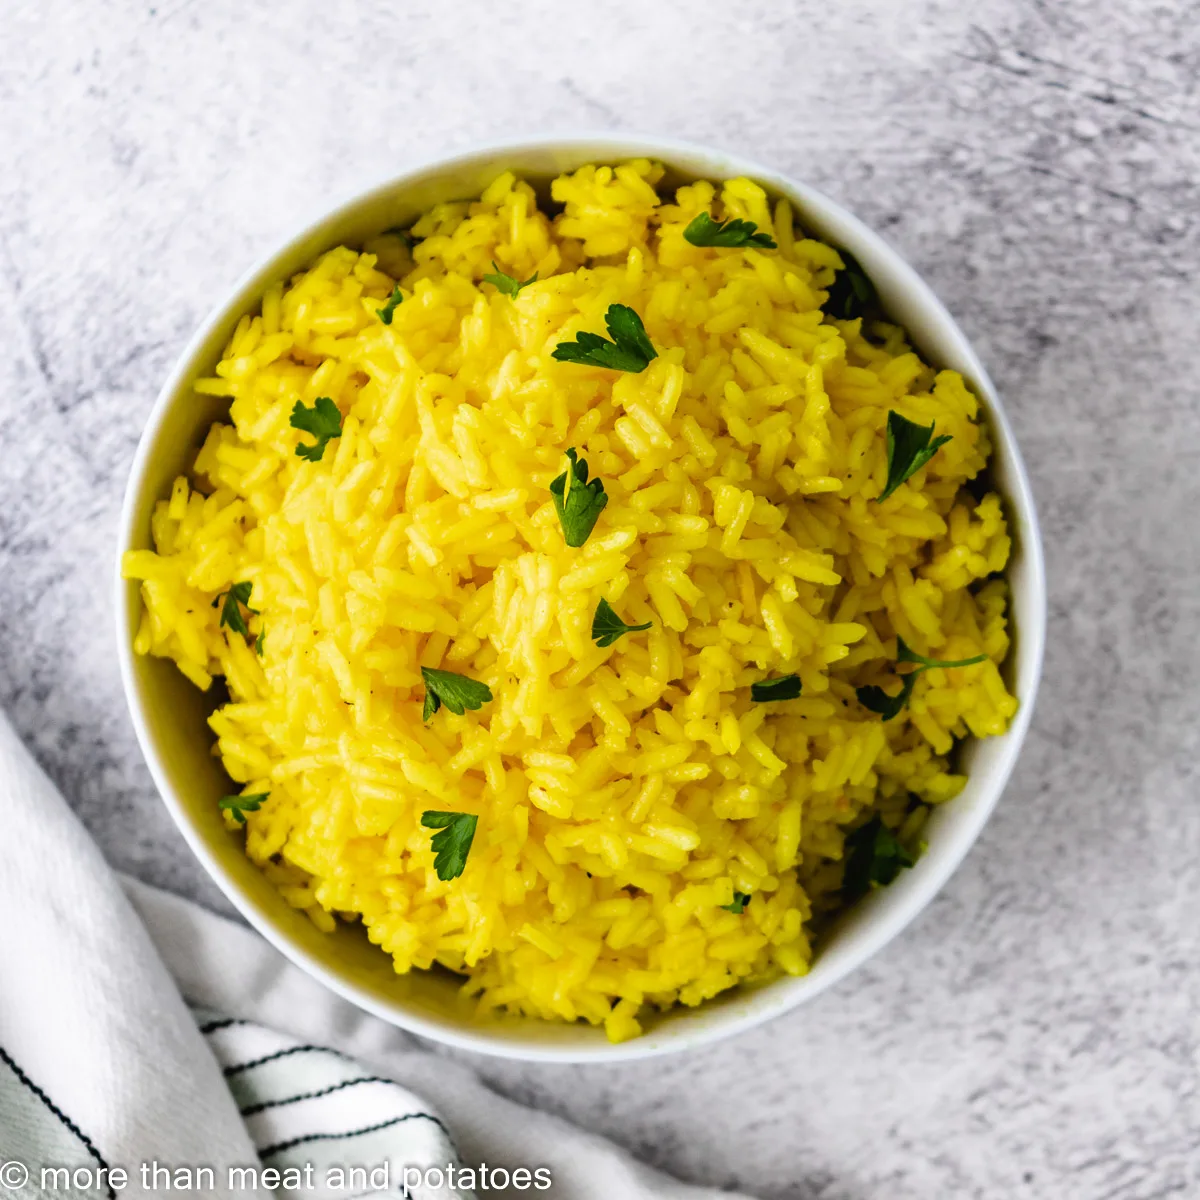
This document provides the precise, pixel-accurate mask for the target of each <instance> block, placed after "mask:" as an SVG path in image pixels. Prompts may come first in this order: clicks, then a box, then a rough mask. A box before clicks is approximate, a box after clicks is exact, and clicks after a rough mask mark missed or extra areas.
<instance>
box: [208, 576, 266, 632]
mask: <svg viewBox="0 0 1200 1200" xmlns="http://www.w3.org/2000/svg"><path fill="white" fill-rule="evenodd" d="M253 588H254V584H253V583H250V582H248V581H247V582H244V583H235V584H233V585H232V586H231V587H230V589H229V591H227V592H220V593H219V594H218V595H217V598H216V599H215V600H214V601H213V603H212V606H213V608H216V607H217V605H218V604H221V597H222V596H224V597H225V603H224V604H221V620H220V622H219V624H218V626H217V628H218V629H223V628H225V627H228V628H230V629H232V630H233V632H234V633H240V634H241V635H242V636H243V637H248V636H249V634H250V630H249V629H248V628H247V627H246V618H245V617H243V616H242V609H243V608H245V610H246V611H247V612H251V613H255V614H257V613H258V609H257V608H251V607H250V592H251V591H252V590H253Z"/></svg>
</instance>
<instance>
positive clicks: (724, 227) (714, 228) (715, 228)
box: [683, 212, 775, 250]
mask: <svg viewBox="0 0 1200 1200" xmlns="http://www.w3.org/2000/svg"><path fill="white" fill-rule="evenodd" d="M757 230H758V226H757V225H756V224H755V223H754V222H753V221H740V220H736V219H735V220H732V221H714V220H713V219H712V217H710V216H709V215H708V213H706V212H702V213H700V214H699V215H698V216H695V217H693V218H692V219H691V220H690V221H689V222H688V227H687V228H686V229H685V230H684V231H683V236H684V239H685V240H686V241H689V242H691V243H692V245H693V246H715V247H717V248H718V249H722V250H724V249H732V248H733V247H735V246H757V247H758V248H759V249H762V250H774V249H775V239H774V238H773V237H771V235H770V234H769V233H758V232H757Z"/></svg>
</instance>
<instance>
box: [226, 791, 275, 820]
mask: <svg viewBox="0 0 1200 1200" xmlns="http://www.w3.org/2000/svg"><path fill="white" fill-rule="evenodd" d="M270 794H271V793H270V792H255V793H254V794H253V795H252V796H222V797H221V799H220V800H218V801H217V804H218V806H219V807H220V808H223V809H224V810H225V811H226V812H227V813H230V814H231V815H232V816H233V819H234V820H235V821H236V822H237V823H238V824H239V825H245V823H246V814H247V813H250V812H258V810H259V809H260V808H262V804H263V801H264V800H265V799H266V798H267V797H268V796H269V795H270Z"/></svg>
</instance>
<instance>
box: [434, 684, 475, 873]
mask: <svg viewBox="0 0 1200 1200" xmlns="http://www.w3.org/2000/svg"><path fill="white" fill-rule="evenodd" d="M456 678H459V679H461V678H462V676H461V675H460V676H456ZM421 824H422V825H424V826H425V828H426V829H437V830H439V831H440V832H438V833H435V834H434V835H433V841H432V842H431V843H430V845H432V846H433V849H434V853H435V857H434V860H433V869H434V870H435V871H436V872H437V877H438V878H439V879H442V880H446V879H457V878H458V877H459V876H460V875H461V874H462V873H463V868H464V867H465V866H466V865H467V855H468V854H470V853H471V843H472V842H473V841H474V840H475V826H476V825H478V824H479V818H478V817H477V816H476V815H475V814H474V813H460V812H437V811H436V810H434V809H429V810H427V811H426V812H423V813H422V814H421Z"/></svg>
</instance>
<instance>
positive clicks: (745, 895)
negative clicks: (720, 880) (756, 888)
mask: <svg viewBox="0 0 1200 1200" xmlns="http://www.w3.org/2000/svg"><path fill="white" fill-rule="evenodd" d="M749 903H750V893H749V892H734V893H733V903H732V904H722V905H720V906H719V907H721V908H723V909H724V910H725V911H726V912H731V913H737V914H739V915H740V914H741V912H742V910H743V909H744V908H745V907H746V905H747V904H749Z"/></svg>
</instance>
